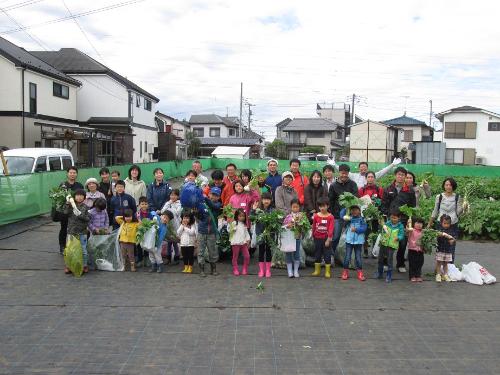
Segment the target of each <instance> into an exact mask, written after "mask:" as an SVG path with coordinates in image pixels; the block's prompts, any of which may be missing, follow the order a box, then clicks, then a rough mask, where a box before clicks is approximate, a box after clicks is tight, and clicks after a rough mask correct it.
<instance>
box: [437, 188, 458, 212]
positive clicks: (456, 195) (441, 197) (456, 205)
mask: <svg viewBox="0 0 500 375" xmlns="http://www.w3.org/2000/svg"><path fill="white" fill-rule="evenodd" d="M458 198H459V195H458V194H455V212H456V213H458ZM442 200H443V193H441V194H439V199H438V206H437V211H438V213H439V210H440V209H441V201H442Z"/></svg>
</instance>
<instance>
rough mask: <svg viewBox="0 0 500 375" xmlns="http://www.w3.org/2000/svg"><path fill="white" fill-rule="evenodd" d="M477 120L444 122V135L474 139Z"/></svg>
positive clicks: (446, 136)
mask: <svg viewBox="0 0 500 375" xmlns="http://www.w3.org/2000/svg"><path fill="white" fill-rule="evenodd" d="M476 128H477V122H445V124H444V137H445V138H458V139H475V138H476Z"/></svg>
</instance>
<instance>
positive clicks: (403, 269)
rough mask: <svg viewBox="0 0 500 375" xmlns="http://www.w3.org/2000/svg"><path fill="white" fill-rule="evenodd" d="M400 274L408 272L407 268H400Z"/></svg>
mask: <svg viewBox="0 0 500 375" xmlns="http://www.w3.org/2000/svg"><path fill="white" fill-rule="evenodd" d="M398 272H400V273H405V272H406V268H405V267H404V266H403V267H399V268H398Z"/></svg>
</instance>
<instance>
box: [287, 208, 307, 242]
mask: <svg viewBox="0 0 500 375" xmlns="http://www.w3.org/2000/svg"><path fill="white" fill-rule="evenodd" d="M292 224H293V226H292V227H291V228H290V229H291V230H292V231H293V234H294V235H295V238H300V237H301V236H303V235H304V234H305V233H307V232H308V231H309V230H310V229H311V223H310V222H309V220H308V219H307V217H306V215H305V214H304V213H301V214H300V216H299V217H298V218H297V219H296V220H292Z"/></svg>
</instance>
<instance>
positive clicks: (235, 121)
mask: <svg viewBox="0 0 500 375" xmlns="http://www.w3.org/2000/svg"><path fill="white" fill-rule="evenodd" d="M189 126H190V127H191V131H192V132H193V134H194V136H195V137H197V138H200V142H201V156H211V154H212V152H213V151H214V150H215V148H216V147H217V146H236V147H242V146H247V147H250V148H251V153H250V157H252V158H260V157H262V156H263V149H264V137H262V136H260V135H258V134H257V133H254V132H248V131H247V130H245V129H243V128H242V126H241V124H240V120H239V118H238V117H235V116H225V117H223V116H218V115H215V114H202V115H192V116H191V118H190V119H189Z"/></svg>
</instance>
